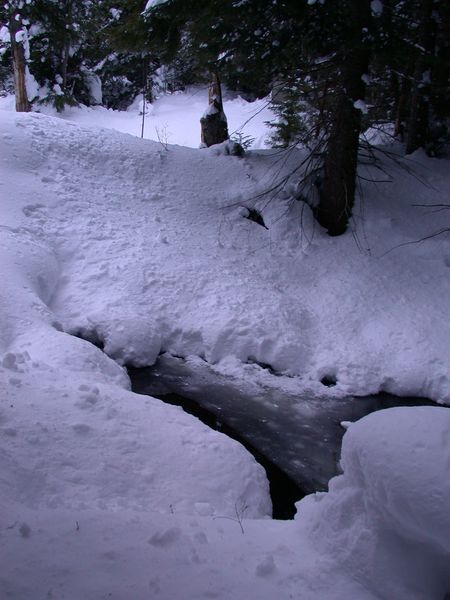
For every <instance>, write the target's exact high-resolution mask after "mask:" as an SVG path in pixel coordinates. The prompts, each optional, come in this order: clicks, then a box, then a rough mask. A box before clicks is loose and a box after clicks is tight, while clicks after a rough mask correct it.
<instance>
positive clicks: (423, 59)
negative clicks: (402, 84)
mask: <svg viewBox="0 0 450 600" xmlns="http://www.w3.org/2000/svg"><path fill="white" fill-rule="evenodd" d="M432 12H433V0H422V1H421V3H420V7H419V10H418V15H417V20H418V22H419V23H420V37H419V39H418V40H417V44H416V46H419V49H420V50H419V54H418V56H417V58H416V62H415V67H414V78H413V84H412V89H411V98H410V108H409V116H408V126H407V132H406V154H410V153H411V152H414V151H415V150H417V149H418V148H420V147H425V146H426V144H427V142H428V141H429V135H428V133H429V109H430V94H431V61H432V56H433V50H434V42H435V34H434V31H433V30H434V28H433V22H432Z"/></svg>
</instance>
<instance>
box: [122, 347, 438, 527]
mask: <svg viewBox="0 0 450 600" xmlns="http://www.w3.org/2000/svg"><path fill="white" fill-rule="evenodd" d="M128 372H129V375H130V379H131V382H132V389H133V391H134V392H137V393H139V394H147V395H150V396H155V397H157V398H160V399H161V400H164V401H165V402H168V403H170V404H176V405H178V406H182V407H183V408H184V409H185V410H186V411H187V412H189V413H191V414H194V415H195V416H197V417H198V418H200V419H201V420H202V421H203V422H205V423H206V424H207V425H209V426H211V427H213V428H214V429H218V430H221V431H223V433H225V434H227V435H229V436H230V437H233V438H234V439H237V440H238V441H240V442H241V443H243V444H244V445H245V446H246V448H247V449H248V450H250V452H252V454H253V455H254V456H255V458H256V459H257V460H258V462H260V463H261V464H262V465H263V466H264V467H265V469H266V471H267V474H268V478H269V481H270V483H271V496H272V502H273V505H274V517H275V518H291V517H292V516H293V515H294V514H295V508H294V502H295V501H297V500H299V499H300V498H301V497H302V496H304V495H305V494H307V493H311V492H316V491H323V490H326V489H327V484H328V481H329V480H330V479H331V477H333V476H335V475H337V474H338V473H339V455H340V448H341V441H342V436H343V434H344V433H345V430H344V428H343V427H342V426H341V424H340V423H341V421H356V420H358V419H360V418H361V417H363V416H365V415H367V414H369V413H371V412H374V411H376V410H381V409H384V408H391V407H394V406H420V405H434V403H433V402H431V401H429V400H426V399H423V398H400V397H397V396H392V395H390V394H384V393H382V394H377V395H374V396H367V397H348V398H343V399H330V398H317V397H309V396H299V395H296V394H293V393H289V392H286V391H283V390H280V389H277V388H275V387H273V386H271V387H262V386H261V385H257V384H251V382H249V383H247V382H246V383H245V385H241V384H240V383H239V381H237V380H235V379H233V378H227V377H225V376H223V375H220V374H218V373H216V372H214V371H213V370H212V369H211V368H210V366H209V365H208V364H207V363H201V362H195V363H190V362H186V361H184V360H183V359H180V358H175V357H173V356H170V355H162V356H161V357H160V358H159V359H158V361H157V363H156V364H155V365H154V366H152V367H146V368H141V369H135V368H129V370H128ZM274 378H275V376H274Z"/></svg>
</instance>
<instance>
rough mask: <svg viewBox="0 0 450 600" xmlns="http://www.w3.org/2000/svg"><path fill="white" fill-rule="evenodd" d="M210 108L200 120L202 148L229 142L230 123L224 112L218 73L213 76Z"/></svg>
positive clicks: (210, 88) (209, 94)
mask: <svg viewBox="0 0 450 600" xmlns="http://www.w3.org/2000/svg"><path fill="white" fill-rule="evenodd" d="M208 101H209V103H208V108H207V109H206V111H205V112H204V114H203V116H202V118H201V119H200V125H201V140H202V146H207V147H208V148H209V146H214V144H221V143H222V142H225V141H226V140H228V138H229V136H228V123H227V118H226V116H225V113H224V111H223V103H222V89H221V86H220V80H219V76H218V75H217V73H214V74H213V78H212V81H211V84H210V86H209V92H208Z"/></svg>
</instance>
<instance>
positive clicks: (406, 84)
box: [394, 76, 411, 142]
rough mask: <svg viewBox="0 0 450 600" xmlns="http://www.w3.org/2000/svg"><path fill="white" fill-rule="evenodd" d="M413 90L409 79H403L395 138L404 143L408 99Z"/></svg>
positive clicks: (396, 114) (398, 97)
mask: <svg viewBox="0 0 450 600" xmlns="http://www.w3.org/2000/svg"><path fill="white" fill-rule="evenodd" d="M410 90H411V81H410V79H409V77H407V76H405V77H402V80H401V83H400V84H399V90H398V95H397V98H396V110H395V126H394V136H395V137H399V138H400V140H401V141H402V142H403V141H404V135H405V122H406V118H407V113H408V110H407V109H408V98H409V94H410Z"/></svg>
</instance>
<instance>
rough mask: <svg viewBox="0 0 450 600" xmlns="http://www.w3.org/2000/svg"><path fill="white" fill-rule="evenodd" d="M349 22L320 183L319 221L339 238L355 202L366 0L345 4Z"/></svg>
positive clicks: (366, 58) (367, 12) (365, 51)
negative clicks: (349, 26) (348, 32)
mask: <svg viewBox="0 0 450 600" xmlns="http://www.w3.org/2000/svg"><path fill="white" fill-rule="evenodd" d="M347 8H348V14H349V19H351V21H352V23H351V29H350V39H349V43H348V44H347V47H346V49H345V50H343V53H342V61H341V64H340V68H339V72H338V74H337V82H336V91H335V100H334V103H333V106H332V109H331V115H330V116H331V119H330V120H331V123H330V125H329V134H328V140H327V145H326V150H325V156H324V164H323V181H322V183H321V185H320V189H319V205H318V207H317V209H316V218H317V220H318V222H319V223H320V224H321V225H322V226H323V227H325V228H326V229H327V231H328V233H329V235H333V236H335V235H341V234H342V233H344V232H345V231H346V229H347V225H348V221H349V218H350V217H351V214H352V209H353V205H354V201H355V190H356V169H357V162H358V146H359V134H360V130H361V116H362V113H361V110H359V109H357V108H355V106H354V103H355V102H356V101H357V100H363V99H364V97H365V84H364V82H363V81H362V79H361V77H362V76H363V75H364V74H365V73H367V69H368V62H369V51H368V49H367V48H366V47H365V46H364V45H363V43H362V39H361V31H362V29H363V27H364V26H365V25H366V24H367V20H368V18H369V15H370V8H369V2H368V0H349V1H348V2H347Z"/></svg>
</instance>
